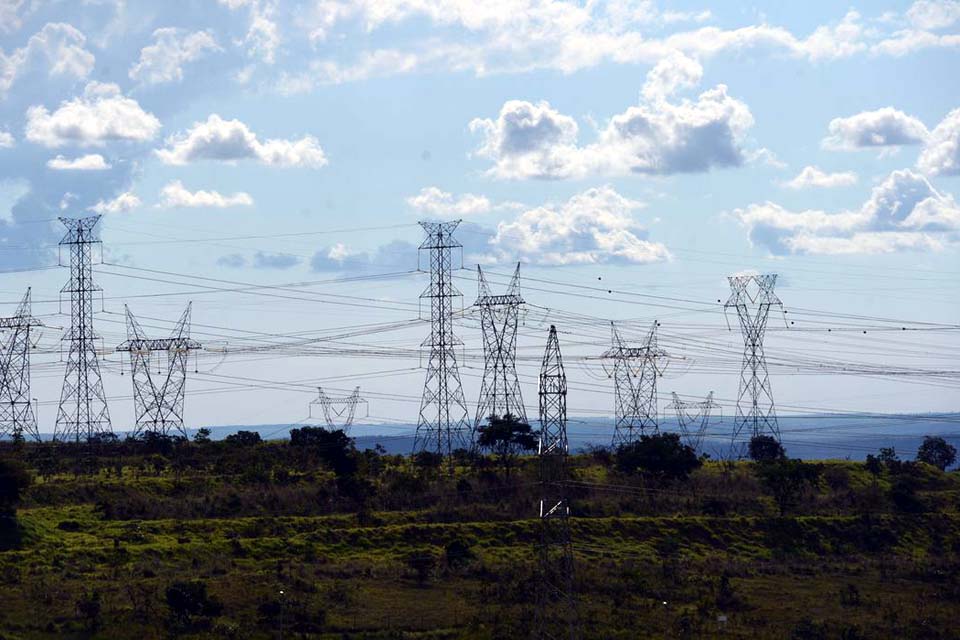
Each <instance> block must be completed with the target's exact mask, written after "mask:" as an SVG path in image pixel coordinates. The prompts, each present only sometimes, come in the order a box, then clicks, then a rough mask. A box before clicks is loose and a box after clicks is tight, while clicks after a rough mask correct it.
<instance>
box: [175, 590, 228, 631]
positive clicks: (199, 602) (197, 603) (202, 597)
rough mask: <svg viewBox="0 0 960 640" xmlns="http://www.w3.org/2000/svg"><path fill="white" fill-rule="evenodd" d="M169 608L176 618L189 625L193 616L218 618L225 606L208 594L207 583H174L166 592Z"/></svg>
mask: <svg viewBox="0 0 960 640" xmlns="http://www.w3.org/2000/svg"><path fill="white" fill-rule="evenodd" d="M165 595H166V600H167V606H168V607H170V613H171V614H173V616H174V618H175V619H176V620H177V621H179V622H182V623H189V622H190V619H191V617H192V616H198V615H202V616H211V617H214V616H218V615H220V612H221V611H222V610H223V605H222V604H220V601H219V600H217V599H216V598H213V597H211V596H209V595H208V594H207V583H206V582H203V581H202V580H191V581H189V582H174V583H173V584H171V585H170V586H169V587H167V591H166V594H165Z"/></svg>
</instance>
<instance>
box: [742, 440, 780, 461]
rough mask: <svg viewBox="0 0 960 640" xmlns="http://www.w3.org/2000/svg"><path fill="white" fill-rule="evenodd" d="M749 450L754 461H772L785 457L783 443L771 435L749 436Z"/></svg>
mask: <svg viewBox="0 0 960 640" xmlns="http://www.w3.org/2000/svg"><path fill="white" fill-rule="evenodd" d="M749 452H750V459H751V460H753V461H754V462H773V461H774V460H783V459H784V458H785V457H786V452H785V451H784V450H783V445H782V444H780V441H779V440H777V439H776V438H774V437H773V436H765V435H759V436H753V437H752V438H750V446H749Z"/></svg>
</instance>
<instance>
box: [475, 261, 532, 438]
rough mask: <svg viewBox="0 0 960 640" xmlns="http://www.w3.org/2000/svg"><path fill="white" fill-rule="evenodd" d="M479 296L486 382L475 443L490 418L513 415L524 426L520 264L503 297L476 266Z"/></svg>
mask: <svg viewBox="0 0 960 640" xmlns="http://www.w3.org/2000/svg"><path fill="white" fill-rule="evenodd" d="M477 282H478V288H479V293H478V296H477V301H476V302H475V303H474V305H475V306H477V307H478V308H479V309H480V328H481V329H482V331H483V382H482V384H481V385H480V401H479V402H478V403H477V415H476V418H475V419H474V422H473V438H472V439H473V442H474V444H475V443H476V438H477V429H479V428H480V426H481V425H482V424H484V421H486V420H487V418H489V417H490V416H497V417H502V416H505V415H507V414H510V415H511V416H513V417H514V418H517V419H518V420H520V421H521V422H523V423H524V424H526V422H527V412H526V410H525V409H524V407H523V396H522V395H521V393H520V381H519V380H518V379H517V362H516V357H517V327H518V325H519V320H520V306H521V305H522V304H523V303H524V300H523V298H522V297H521V296H520V264H519V263H517V269H516V271H514V273H513V278H512V279H511V280H510V286H509V287H507V292H506V293H505V294H503V295H493V293H492V292H491V291H490V285H489V284H487V279H486V277H484V275H483V270H482V269H481V268H480V265H477Z"/></svg>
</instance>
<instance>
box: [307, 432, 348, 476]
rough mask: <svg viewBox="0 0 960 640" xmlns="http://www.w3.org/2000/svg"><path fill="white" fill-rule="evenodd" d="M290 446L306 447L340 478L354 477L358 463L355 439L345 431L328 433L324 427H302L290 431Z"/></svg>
mask: <svg viewBox="0 0 960 640" xmlns="http://www.w3.org/2000/svg"><path fill="white" fill-rule="evenodd" d="M290 446H292V447H305V448H309V449H311V450H312V451H313V452H315V453H316V455H317V457H318V458H320V459H321V460H323V462H324V463H326V465H327V466H328V467H330V468H331V469H332V470H333V472H334V473H336V474H337V475H338V476H349V475H353V474H354V473H355V472H356V471H357V461H356V459H355V457H354V455H353V453H354V447H353V439H351V438H350V437H349V436H348V435H347V434H346V433H344V431H343V429H336V430H334V431H328V430H327V429H324V428H323V427H301V428H299V429H291V430H290Z"/></svg>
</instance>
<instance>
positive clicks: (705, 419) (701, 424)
mask: <svg viewBox="0 0 960 640" xmlns="http://www.w3.org/2000/svg"><path fill="white" fill-rule="evenodd" d="M718 406H720V405H718V404H717V403H715V402H714V401H713V391H711V392H710V393H709V394H707V398H706V400H704V401H703V402H684V401H683V400H681V399H680V396H678V395H677V392H676V391H674V392H673V403H672V404H671V405H670V408H671V409H673V410H674V411H676V412H677V424H678V425H679V426H680V435H682V436H683V440H684V442H686V443H687V446H689V447H690V448H691V449H693V450H694V451H697V452H699V451H700V448H701V447H702V445H703V438H704V436H706V434H707V426H708V425H709V424H710V414H711V413H712V411H713V410H714V409H716V408H717V407H718ZM694 425H696V430H694Z"/></svg>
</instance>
